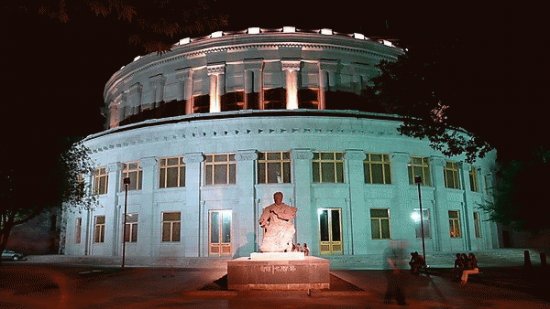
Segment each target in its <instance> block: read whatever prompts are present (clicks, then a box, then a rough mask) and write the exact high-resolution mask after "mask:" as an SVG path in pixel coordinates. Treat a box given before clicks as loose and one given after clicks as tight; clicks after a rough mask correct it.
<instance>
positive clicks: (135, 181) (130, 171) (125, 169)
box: [120, 162, 143, 191]
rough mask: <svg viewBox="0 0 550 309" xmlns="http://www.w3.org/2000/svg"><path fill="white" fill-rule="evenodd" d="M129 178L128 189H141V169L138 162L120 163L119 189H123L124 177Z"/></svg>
mask: <svg viewBox="0 0 550 309" xmlns="http://www.w3.org/2000/svg"><path fill="white" fill-rule="evenodd" d="M126 177H128V178H130V184H129V185H128V190H141V181H142V178H143V170H142V169H141V165H140V164H139V162H129V163H123V164H122V179H121V180H120V188H121V189H120V190H121V191H124V178H126Z"/></svg>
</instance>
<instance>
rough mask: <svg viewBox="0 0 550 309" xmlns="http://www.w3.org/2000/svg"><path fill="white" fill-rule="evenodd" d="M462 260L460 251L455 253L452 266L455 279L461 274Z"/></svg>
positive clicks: (462, 268) (458, 278)
mask: <svg viewBox="0 0 550 309" xmlns="http://www.w3.org/2000/svg"><path fill="white" fill-rule="evenodd" d="M464 262H465V261H464V259H463V258H462V255H461V254H460V253H457V254H456V259H455V265H454V268H453V278H454V280H456V281H458V280H460V277H461V276H462V271H463V270H464Z"/></svg>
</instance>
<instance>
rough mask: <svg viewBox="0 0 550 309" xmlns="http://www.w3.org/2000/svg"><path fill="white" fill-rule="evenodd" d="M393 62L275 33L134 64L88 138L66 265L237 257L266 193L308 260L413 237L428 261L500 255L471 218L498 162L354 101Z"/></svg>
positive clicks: (372, 45) (338, 42)
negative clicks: (440, 255) (85, 191)
mask: <svg viewBox="0 0 550 309" xmlns="http://www.w3.org/2000/svg"><path fill="white" fill-rule="evenodd" d="M402 53H403V51H402V50H401V49H399V48H397V47H395V46H393V45H392V44H391V43H389V42H387V41H376V40H371V39H369V38H366V37H364V36H363V35H361V34H358V33H355V34H351V35H344V34H338V33H335V32H333V31H332V30H330V29H322V30H319V31H309V32H304V31H297V30H296V29H295V28H292V27H284V28H283V29H260V28H249V29H247V30H245V31H242V32H233V33H228V32H215V33H212V34H211V35H210V36H207V37H203V38H198V39H189V38H186V39H182V40H181V41H180V42H179V43H177V44H176V45H174V48H173V49H172V50H171V51H169V52H167V53H164V54H149V55H146V56H143V57H136V59H134V61H133V62H132V63H130V64H128V65H126V66H125V67H123V68H121V69H120V70H119V71H117V72H116V73H115V74H114V75H113V76H112V77H111V78H110V79H109V81H108V82H107V84H106V87H105V92H104V99H105V104H106V109H105V114H106V117H107V124H106V129H105V130H104V131H102V132H99V133H97V134H94V135H91V136H88V137H87V138H86V139H85V144H86V145H87V146H88V147H89V148H90V149H91V151H92V153H91V156H92V159H93V160H94V162H95V164H96V166H97V168H96V170H95V172H94V173H93V175H90V177H89V182H90V187H91V191H92V194H97V196H98V205H97V207H95V208H94V209H91V210H89V211H85V212H81V213H78V212H66V213H65V222H66V233H65V237H64V239H65V246H64V248H65V254H67V255H77V256H78V255H95V256H120V255H121V254H122V242H123V239H124V240H125V241H126V244H125V247H126V248H125V250H126V251H125V252H126V253H125V254H126V255H127V256H136V257H160V258H162V257H219V256H233V257H238V256H248V255H249V254H250V253H251V252H255V251H258V247H259V244H260V242H261V238H262V230H261V229H260V227H259V225H258V219H259V216H260V214H261V213H262V209H263V208H264V207H265V206H268V205H269V204H271V203H272V201H273V193H274V192H277V191H281V192H283V194H284V202H285V203H287V204H291V205H293V206H295V207H297V208H298V212H297V217H296V219H295V226H296V236H295V237H296V242H298V243H307V244H308V247H309V248H310V251H311V254H313V255H317V256H325V255H326V256H331V255H344V256H345V255H365V254H380V253H382V251H383V250H384V249H385V248H386V247H387V246H388V242H389V241H391V240H394V239H400V240H406V241H407V242H408V244H409V246H411V247H412V248H416V250H419V249H420V241H421V239H422V238H424V240H425V246H426V251H427V252H428V253H429V252H463V251H470V250H485V249H491V248H495V247H498V240H497V237H496V236H497V233H496V226H495V224H493V223H492V222H490V221H488V220H487V219H488V217H487V215H486V214H485V213H484V212H483V211H482V210H481V209H480V208H479V205H480V204H482V203H484V202H485V201H487V200H488V199H491V187H492V179H493V176H492V175H493V169H494V164H495V154H494V153H490V154H489V155H488V156H486V157H484V158H479V159H478V160H477V161H476V162H475V163H473V164H468V163H465V162H464V158H462V157H453V158H448V157H445V156H443V155H442V154H441V153H439V152H437V151H435V150H433V149H432V148H430V146H429V144H428V142H427V141H425V140H420V139H414V138H410V137H406V136H402V135H400V134H399V133H398V132H397V128H398V126H399V125H400V124H401V122H400V118H399V116H398V115H388V114H383V113H380V109H379V108H378V107H376V106H371V105H370V104H369V102H367V101H366V100H365V97H364V89H365V86H366V85H367V84H368V83H369V82H370V80H371V78H372V77H373V76H376V74H378V71H377V69H376V65H377V64H378V63H379V62H380V61H382V60H387V61H395V60H396V59H397V57H398V56H399V55H401V54H402ZM464 134H467V133H464ZM415 176H420V177H421V181H422V182H421V184H420V185H417V184H416V183H415ZM125 178H127V179H129V183H124V181H123V180H124V179H125ZM419 193H420V194H421V202H422V208H423V212H422V218H423V221H422V222H423V224H422V225H423V227H424V237H422V235H421V229H420V210H419V208H420V203H419V202H420V200H419ZM125 209H126V220H124V213H125ZM124 221H126V229H124ZM124 230H126V233H125V234H124Z"/></svg>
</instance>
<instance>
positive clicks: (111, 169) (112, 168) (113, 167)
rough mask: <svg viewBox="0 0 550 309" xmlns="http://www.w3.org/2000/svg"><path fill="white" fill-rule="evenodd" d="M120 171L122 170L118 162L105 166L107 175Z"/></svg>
mask: <svg viewBox="0 0 550 309" xmlns="http://www.w3.org/2000/svg"><path fill="white" fill-rule="evenodd" d="M120 170H122V163H120V162H115V163H109V164H108V165H107V172H108V173H112V172H119V171H120Z"/></svg>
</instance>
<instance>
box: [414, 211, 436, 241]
mask: <svg viewBox="0 0 550 309" xmlns="http://www.w3.org/2000/svg"><path fill="white" fill-rule="evenodd" d="M412 217H413V221H414V230H415V233H416V238H421V237H422V229H424V238H430V237H432V233H431V229H430V210H429V209H422V226H420V209H419V208H417V209H415V210H414V213H413V215H412Z"/></svg>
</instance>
